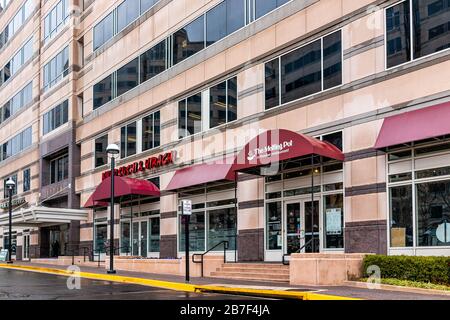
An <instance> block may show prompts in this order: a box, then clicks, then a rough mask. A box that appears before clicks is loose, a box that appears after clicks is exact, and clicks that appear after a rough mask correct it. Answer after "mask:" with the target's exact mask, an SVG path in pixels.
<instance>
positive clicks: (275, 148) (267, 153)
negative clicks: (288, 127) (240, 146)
mask: <svg viewBox="0 0 450 320" xmlns="http://www.w3.org/2000/svg"><path fill="white" fill-rule="evenodd" d="M293 146H294V142H293V141H292V140H289V141H283V142H281V143H275V144H272V145H270V146H264V147H260V148H255V149H253V150H250V151H249V152H248V155H247V160H248V161H253V160H257V159H262V158H267V157H273V156H277V155H280V154H282V153H285V152H289V150H290V148H292V147H293Z"/></svg>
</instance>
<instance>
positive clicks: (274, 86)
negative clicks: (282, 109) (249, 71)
mask: <svg viewBox="0 0 450 320" xmlns="http://www.w3.org/2000/svg"><path fill="white" fill-rule="evenodd" d="M279 61H280V60H279V58H277V59H274V60H272V61H269V62H267V63H266V65H265V101H266V109H270V108H273V107H276V106H278V105H279V104H280V68H279Z"/></svg>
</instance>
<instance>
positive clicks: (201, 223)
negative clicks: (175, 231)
mask: <svg viewBox="0 0 450 320" xmlns="http://www.w3.org/2000/svg"><path fill="white" fill-rule="evenodd" d="M179 226H180V232H179V235H180V237H179V238H180V241H179V243H180V247H179V250H180V251H182V252H184V251H185V246H186V245H185V238H186V237H185V232H184V230H185V227H184V218H183V216H180V217H179ZM189 251H205V212H204V211H201V212H192V215H191V217H190V220H189Z"/></svg>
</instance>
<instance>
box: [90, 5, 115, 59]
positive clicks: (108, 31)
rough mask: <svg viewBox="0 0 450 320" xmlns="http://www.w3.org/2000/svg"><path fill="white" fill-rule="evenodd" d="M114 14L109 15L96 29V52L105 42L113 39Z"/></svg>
mask: <svg viewBox="0 0 450 320" xmlns="http://www.w3.org/2000/svg"><path fill="white" fill-rule="evenodd" d="M113 16H114V15H113V13H112V12H111V13H110V14H108V15H107V16H106V17H105V18H104V19H103V20H102V21H100V22H99V23H98V24H97V25H95V27H94V51H95V50H97V49H98V48H100V47H101V46H102V45H103V44H104V43H105V42H107V41H108V40H109V39H111V38H112V37H113V34H114V21H113Z"/></svg>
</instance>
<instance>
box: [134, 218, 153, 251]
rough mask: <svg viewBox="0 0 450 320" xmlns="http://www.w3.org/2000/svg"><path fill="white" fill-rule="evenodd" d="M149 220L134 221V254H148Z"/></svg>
mask: <svg viewBox="0 0 450 320" xmlns="http://www.w3.org/2000/svg"><path fill="white" fill-rule="evenodd" d="M148 240H149V237H148V221H147V220H144V221H134V222H133V249H132V251H133V256H140V257H147V256H148Z"/></svg>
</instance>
